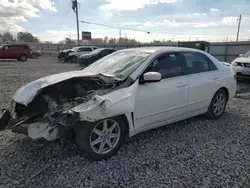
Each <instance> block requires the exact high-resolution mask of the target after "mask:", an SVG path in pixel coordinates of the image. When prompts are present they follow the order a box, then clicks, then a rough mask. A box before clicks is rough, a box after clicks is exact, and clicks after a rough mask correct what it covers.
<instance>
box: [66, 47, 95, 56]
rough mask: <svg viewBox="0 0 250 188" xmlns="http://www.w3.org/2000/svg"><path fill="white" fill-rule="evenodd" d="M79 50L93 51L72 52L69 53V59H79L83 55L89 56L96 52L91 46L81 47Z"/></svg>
mask: <svg viewBox="0 0 250 188" xmlns="http://www.w3.org/2000/svg"><path fill="white" fill-rule="evenodd" d="M79 48H89V49H91V51H78V50H77V51H74V52H70V53H69V57H70V56H76V57H77V58H79V57H80V56H81V55H83V54H89V53H90V52H92V51H94V47H91V46H79Z"/></svg>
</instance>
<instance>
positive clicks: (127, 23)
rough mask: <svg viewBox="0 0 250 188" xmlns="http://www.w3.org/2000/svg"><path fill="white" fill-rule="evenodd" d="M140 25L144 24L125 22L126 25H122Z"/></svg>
mask: <svg viewBox="0 0 250 188" xmlns="http://www.w3.org/2000/svg"><path fill="white" fill-rule="evenodd" d="M140 24H142V23H141V22H133V21H132V22H124V23H122V25H140Z"/></svg>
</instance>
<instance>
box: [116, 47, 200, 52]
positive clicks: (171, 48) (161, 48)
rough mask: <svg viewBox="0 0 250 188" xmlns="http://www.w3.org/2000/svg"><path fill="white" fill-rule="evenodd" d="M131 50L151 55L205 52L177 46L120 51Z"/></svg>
mask: <svg viewBox="0 0 250 188" xmlns="http://www.w3.org/2000/svg"><path fill="white" fill-rule="evenodd" d="M130 50H132V51H138V52H150V53H162V52H172V51H177V52H178V51H179V52H182V51H186V52H203V51H202V50H197V49H193V48H185V47H176V46H154V47H138V48H129V49H122V50H120V51H130Z"/></svg>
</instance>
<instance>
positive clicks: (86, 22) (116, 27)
mask: <svg viewBox="0 0 250 188" xmlns="http://www.w3.org/2000/svg"><path fill="white" fill-rule="evenodd" d="M80 22H82V23H85V24H92V25H99V26H103V27H110V28H115V29H120V30H121V29H122V30H130V31H138V32H143V33H147V34H150V32H149V31H144V30H139V29H131V28H126V27H118V26H111V25H106V24H100V23H94V22H89V21H83V20H80Z"/></svg>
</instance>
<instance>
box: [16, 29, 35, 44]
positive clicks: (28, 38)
mask: <svg viewBox="0 0 250 188" xmlns="http://www.w3.org/2000/svg"><path fill="white" fill-rule="evenodd" d="M17 39H18V41H22V42H36V43H38V42H39V39H38V38H37V37H34V36H33V35H32V34H31V33H28V32H19V33H17Z"/></svg>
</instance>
